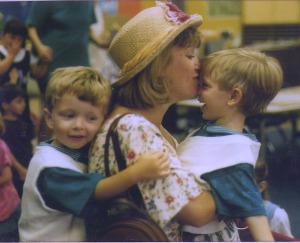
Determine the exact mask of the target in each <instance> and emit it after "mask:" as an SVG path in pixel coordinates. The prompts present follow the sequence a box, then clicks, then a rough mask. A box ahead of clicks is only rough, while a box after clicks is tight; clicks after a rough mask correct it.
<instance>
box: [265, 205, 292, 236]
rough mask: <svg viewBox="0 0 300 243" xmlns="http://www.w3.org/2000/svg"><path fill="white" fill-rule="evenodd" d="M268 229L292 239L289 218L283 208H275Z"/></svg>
mask: <svg viewBox="0 0 300 243" xmlns="http://www.w3.org/2000/svg"><path fill="white" fill-rule="evenodd" d="M270 227H271V229H272V230H273V231H274V232H277V233H280V234H284V235H287V236H289V237H293V235H292V232H291V225H290V220H289V216H288V214H287V212H286V211H285V210H284V209H283V208H280V207H278V208H276V210H275V213H274V216H273V219H272V220H271V222H270Z"/></svg>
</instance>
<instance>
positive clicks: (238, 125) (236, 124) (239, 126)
mask: <svg viewBox="0 0 300 243" xmlns="http://www.w3.org/2000/svg"><path fill="white" fill-rule="evenodd" d="M227 118H228V117H227ZM215 124H217V125H218V126H223V127H226V128H229V129H231V130H234V131H237V132H243V129H244V126H245V117H244V116H232V117H230V118H229V119H225V118H222V119H219V120H217V121H215Z"/></svg>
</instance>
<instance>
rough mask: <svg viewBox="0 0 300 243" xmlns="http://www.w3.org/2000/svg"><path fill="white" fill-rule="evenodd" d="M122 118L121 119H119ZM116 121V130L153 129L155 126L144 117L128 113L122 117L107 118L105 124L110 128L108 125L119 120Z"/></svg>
mask: <svg viewBox="0 0 300 243" xmlns="http://www.w3.org/2000/svg"><path fill="white" fill-rule="evenodd" d="M120 116H122V117H120ZM119 117H120V119H119V121H118V128H117V129H118V130H119V129H121V130H123V129H126V128H127V129H129V128H130V129H134V128H143V127H147V128H150V127H152V128H155V125H154V124H153V123H151V122H150V121H149V120H147V119H146V118H145V117H144V116H142V115H139V114H133V113H128V114H123V115H119V114H118V115H115V116H113V117H111V118H109V119H108V120H107V121H106V122H105V124H106V126H110V124H112V123H113V121H114V120H115V119H117V118H119Z"/></svg>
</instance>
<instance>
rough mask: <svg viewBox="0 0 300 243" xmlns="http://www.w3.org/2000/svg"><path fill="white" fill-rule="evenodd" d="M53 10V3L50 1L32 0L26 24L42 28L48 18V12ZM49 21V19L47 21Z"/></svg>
mask: <svg viewBox="0 0 300 243" xmlns="http://www.w3.org/2000/svg"><path fill="white" fill-rule="evenodd" d="M49 11H51V3H50V4H49V3H48V2H35V1H34V2H32V4H31V5H30V9H29V14H28V17H27V19H26V24H27V25H28V26H31V27H35V28H38V29H40V28H42V25H43V24H44V23H45V21H46V19H47V18H48V13H49ZM46 22H47V21H46Z"/></svg>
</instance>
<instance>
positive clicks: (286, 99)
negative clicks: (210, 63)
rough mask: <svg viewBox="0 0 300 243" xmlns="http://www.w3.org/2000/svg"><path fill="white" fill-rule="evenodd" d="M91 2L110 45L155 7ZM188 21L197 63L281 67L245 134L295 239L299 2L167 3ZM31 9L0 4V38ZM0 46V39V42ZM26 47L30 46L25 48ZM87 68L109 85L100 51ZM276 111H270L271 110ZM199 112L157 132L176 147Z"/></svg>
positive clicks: (299, 196) (108, 64) (191, 107)
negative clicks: (243, 53)
mask: <svg viewBox="0 0 300 243" xmlns="http://www.w3.org/2000/svg"><path fill="white" fill-rule="evenodd" d="M94 2H95V11H96V13H97V18H98V23H96V24H95V25H94V26H93V28H95V30H96V31H97V32H98V34H99V35H100V34H103V33H105V34H106V35H110V36H111V37H113V36H114V35H115V34H116V32H117V31H118V30H119V28H120V27H121V26H122V25H123V24H124V23H126V21H127V20H128V19H130V18H131V17H132V16H134V15H135V14H136V13H138V12H139V11H141V10H142V9H145V8H148V7H151V6H154V4H155V1H152V0H151V1H150V0H98V1H94ZM172 2H173V3H175V4H176V5H178V6H179V7H180V8H181V9H182V10H184V11H185V12H187V13H188V14H193V13H199V14H201V15H202V17H203V20H204V21H203V24H202V25H201V27H200V31H201V33H202V36H203V44H202V46H201V48H200V49H199V57H200V58H201V56H205V55H207V54H210V53H212V52H215V51H218V50H221V49H228V48H236V47H247V48H254V49H257V50H261V51H263V52H266V53H268V54H270V55H272V56H274V57H276V58H278V60H279V61H280V63H281V65H282V67H283V70H284V80H285V82H284V86H283V89H284V90H283V92H282V93H280V97H277V100H276V102H277V103H275V102H274V103H273V106H272V107H270V110H269V111H267V112H266V113H264V114H261V115H259V116H256V117H253V118H251V119H249V120H248V121H247V125H248V127H249V128H250V129H251V130H252V131H253V132H255V133H256V134H257V136H258V138H259V139H260V140H261V141H263V147H262V149H263V152H264V159H265V162H266V163H267V165H268V167H269V178H268V179H269V184H270V185H269V190H270V198H271V200H272V201H273V202H275V203H277V204H279V205H280V206H281V207H283V208H284V209H285V210H286V211H287V213H288V215H289V217H290V223H291V229H292V234H293V236H294V237H295V238H297V239H300V210H299V209H300V190H299V188H300V130H299V129H298V128H299V114H300V88H299V87H300V1H299V0H276V1H269V0H260V1H253V0H213V1H212V0H173V1H172ZM30 4H31V2H30V1H1V2H0V32H1V29H2V27H3V23H4V22H5V21H6V20H7V19H8V18H10V17H12V16H15V17H17V18H19V19H21V20H25V19H26V16H27V14H28V9H29V7H30ZM0 41H1V39H0ZM28 45H29V47H30V43H28ZM89 51H90V60H91V65H92V66H93V67H94V68H96V69H97V70H98V71H99V72H101V73H103V75H104V76H105V77H106V78H107V79H109V80H111V81H113V80H114V79H117V77H118V72H119V70H118V68H117V67H116V65H115V64H114V62H113V61H112V60H111V58H110V57H109V55H108V53H107V50H106V49H101V48H99V47H97V46H96V45H94V44H93V43H90V45H89ZM27 88H28V93H29V95H30V105H31V109H32V110H34V111H35V112H36V114H38V115H41V113H42V101H41V95H40V92H39V88H38V85H37V81H36V80H34V79H32V78H31V79H29V82H28V87H27ZM274 109H275V110H274ZM199 117H201V111H200V109H199V107H197V105H195V104H194V103H193V102H186V103H181V104H177V105H174V106H173V107H171V108H170V110H169V112H168V113H167V115H166V117H165V120H164V125H165V126H166V128H167V129H168V130H169V131H171V133H172V135H174V136H175V137H176V138H177V139H178V140H179V141H180V140H181V139H182V138H183V137H185V136H186V135H187V133H188V132H189V131H190V130H191V129H193V128H196V127H197V122H196V121H197V120H199Z"/></svg>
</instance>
